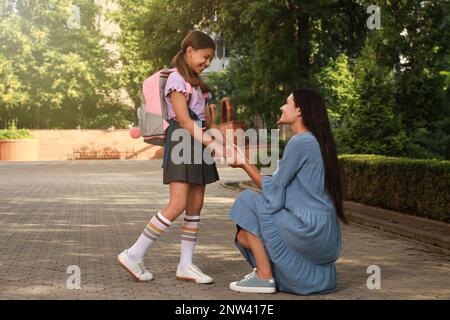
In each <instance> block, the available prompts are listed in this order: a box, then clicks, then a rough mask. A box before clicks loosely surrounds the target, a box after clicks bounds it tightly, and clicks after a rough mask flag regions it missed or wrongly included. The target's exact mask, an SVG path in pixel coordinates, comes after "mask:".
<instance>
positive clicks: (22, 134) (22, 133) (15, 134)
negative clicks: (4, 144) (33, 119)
mask: <svg viewBox="0 0 450 320" xmlns="http://www.w3.org/2000/svg"><path fill="white" fill-rule="evenodd" d="M33 138H34V137H33V135H32V134H31V133H30V132H29V131H28V130H26V129H17V127H16V122H15V121H12V122H11V123H10V125H9V126H8V128H7V129H3V130H0V140H7V139H33Z"/></svg>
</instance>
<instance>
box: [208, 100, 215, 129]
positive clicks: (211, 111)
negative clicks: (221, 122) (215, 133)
mask: <svg viewBox="0 0 450 320" xmlns="http://www.w3.org/2000/svg"><path fill="white" fill-rule="evenodd" d="M206 127H207V128H208V129H217V124H216V105H214V104H208V105H207V106H206Z"/></svg>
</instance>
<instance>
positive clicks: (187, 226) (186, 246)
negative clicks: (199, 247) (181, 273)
mask: <svg viewBox="0 0 450 320" xmlns="http://www.w3.org/2000/svg"><path fill="white" fill-rule="evenodd" d="M199 224H200V216H199V215H196V216H191V215H189V216H188V215H185V216H184V220H183V227H182V229H181V255H180V265H181V266H182V267H186V266H188V265H190V264H192V256H193V255H194V248H195V244H196V241H197V235H198V229H199Z"/></svg>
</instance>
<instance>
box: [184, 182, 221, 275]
mask: <svg viewBox="0 0 450 320" xmlns="http://www.w3.org/2000/svg"><path fill="white" fill-rule="evenodd" d="M204 195H205V186H204V185H196V184H191V185H190V187H189V195H188V202H187V206H186V215H185V216H184V220H183V228H182V231H181V255H180V263H179V264H178V268H177V274H176V276H177V279H179V280H185V281H193V282H196V283H212V282H213V281H214V279H213V278H211V277H210V276H208V275H206V274H204V273H203V272H202V271H201V270H200V268H198V267H197V266H196V265H194V264H193V263H192V256H193V254H194V248H195V244H196V242H197V234H198V229H199V224H200V211H201V210H202V207H203V197H204Z"/></svg>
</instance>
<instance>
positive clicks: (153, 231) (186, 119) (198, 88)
mask: <svg viewBox="0 0 450 320" xmlns="http://www.w3.org/2000/svg"><path fill="white" fill-rule="evenodd" d="M214 51H215V43H214V41H213V40H212V39H211V38H210V37H209V36H208V35H206V34H204V33H202V32H199V31H193V32H191V33H189V34H188V35H187V36H186V37H185V38H184V40H183V41H182V43H181V51H180V52H179V53H178V54H177V55H176V56H175V57H174V58H173V60H172V64H173V65H174V67H175V68H176V69H177V70H176V71H174V72H172V73H171V74H170V76H169V77H168V79H167V83H166V86H165V92H164V93H165V99H166V102H167V106H168V119H169V121H168V122H169V128H168V131H167V134H166V142H165V147H164V159H163V183H164V184H168V185H169V192H170V199H169V203H168V204H167V206H166V207H165V208H164V209H162V210H161V211H160V212H158V213H157V214H156V215H154V216H153V218H151V219H150V221H149V223H148V224H147V226H146V227H145V229H144V231H143V232H142V234H141V236H140V237H139V238H138V240H137V241H136V243H135V244H134V245H133V246H131V247H130V248H129V249H127V250H124V251H123V252H122V253H121V254H120V255H119V256H118V257H117V260H118V261H119V263H120V264H121V265H122V266H123V267H124V268H125V269H126V270H127V271H128V272H129V273H130V274H131V275H132V276H133V277H134V278H136V279H137V280H139V281H149V280H152V279H153V275H152V274H151V273H150V272H149V271H148V270H147V268H146V267H145V265H144V262H143V259H144V256H145V254H146V252H147V250H148V249H149V247H150V246H151V245H152V244H153V242H154V241H155V240H156V239H157V238H158V237H159V236H160V235H161V234H162V233H163V232H164V230H165V229H166V228H168V227H169V226H170V225H171V224H172V222H173V221H174V220H175V219H176V218H177V217H178V216H179V215H180V214H181V213H182V212H183V211H186V212H185V216H184V221H183V227H182V234H181V256H180V262H179V264H178V267H177V271H176V277H177V279H179V280H186V281H192V282H195V283H212V282H213V279H212V278H211V277H210V276H208V275H206V274H204V273H203V272H202V271H201V270H200V268H198V267H197V266H196V265H195V264H193V263H192V255H193V252H194V247H195V244H196V240H197V233H198V230H199V223H200V211H201V209H202V207H203V198H204V193H205V186H206V185H207V184H209V183H213V182H215V181H217V180H219V175H218V172H217V168H216V165H215V163H214V161H208V163H212V164H207V163H205V159H203V158H202V163H200V164H195V163H194V161H193V159H191V160H192V161H191V162H190V163H191V164H186V163H182V164H174V162H173V161H172V157H171V156H170V153H171V150H172V149H173V148H174V147H175V146H176V145H177V142H175V141H172V139H171V135H172V133H173V131H174V130H176V129H179V128H184V129H186V130H187V131H188V132H189V134H190V135H191V138H190V139H191V141H190V143H191V147H192V150H193V148H194V144H196V143H200V142H199V141H202V143H203V145H202V146H201V147H202V150H204V148H205V146H206V145H208V144H209V143H211V142H213V140H212V139H211V138H210V136H208V135H207V134H206V133H204V131H202V130H197V129H199V128H195V126H200V127H201V128H203V129H205V128H206V125H207V122H206V120H207V119H206V118H207V115H206V112H205V108H206V100H205V94H207V95H209V97H210V95H211V94H210V89H209V87H208V85H207V84H206V83H204V82H203V81H202V79H201V78H200V76H199V75H200V73H202V71H203V70H204V69H206V68H207V67H208V66H209V65H210V63H211V60H212V58H213V56H214ZM186 83H189V84H190V85H191V86H192V95H191V97H190V99H189V106H188V105H187V102H186V96H187V95H188V93H187V92H188V90H187V88H186ZM209 120H211V119H209ZM213 123H214V122H213V121H208V125H211V126H213ZM194 128H195V129H196V130H194ZM193 137H195V139H196V140H194V138H193ZM197 140H198V141H197ZM180 142H181V141H180ZM191 154H193V152H191ZM209 160H211V159H209Z"/></svg>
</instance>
